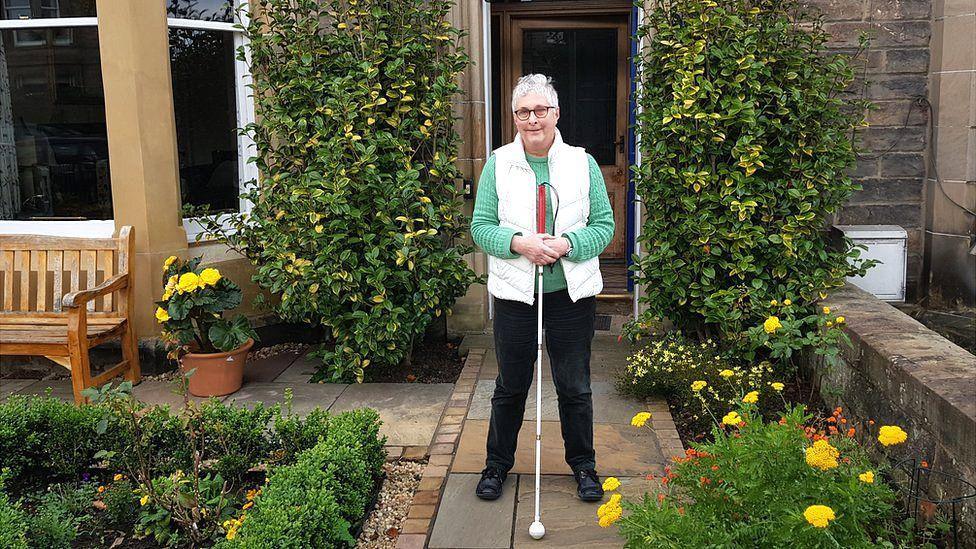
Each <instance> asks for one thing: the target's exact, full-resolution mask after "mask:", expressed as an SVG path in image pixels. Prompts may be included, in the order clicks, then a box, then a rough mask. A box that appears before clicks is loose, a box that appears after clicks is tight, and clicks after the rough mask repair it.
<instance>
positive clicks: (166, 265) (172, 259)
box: [163, 255, 176, 271]
mask: <svg viewBox="0 0 976 549" xmlns="http://www.w3.org/2000/svg"><path fill="white" fill-rule="evenodd" d="M175 261H176V256H175V255H171V256H169V257H167V258H166V261H163V270H164V271H165V270H166V269H169V266H170V265H172V264H173V263H174V262H175Z"/></svg>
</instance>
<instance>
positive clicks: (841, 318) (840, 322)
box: [836, 316, 847, 324]
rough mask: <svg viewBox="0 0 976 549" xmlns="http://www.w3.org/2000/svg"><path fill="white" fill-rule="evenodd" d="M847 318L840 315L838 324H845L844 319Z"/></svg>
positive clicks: (837, 320)
mask: <svg viewBox="0 0 976 549" xmlns="http://www.w3.org/2000/svg"><path fill="white" fill-rule="evenodd" d="M846 320H847V319H846V318H844V317H842V316H839V317H837V319H836V322H837V324H843V323H844V321H846Z"/></svg>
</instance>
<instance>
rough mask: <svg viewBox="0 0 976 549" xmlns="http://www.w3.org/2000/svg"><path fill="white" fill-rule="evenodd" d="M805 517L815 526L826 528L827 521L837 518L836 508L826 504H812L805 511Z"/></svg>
mask: <svg viewBox="0 0 976 549" xmlns="http://www.w3.org/2000/svg"><path fill="white" fill-rule="evenodd" d="M803 518H805V519H807V522H809V523H810V525H811V526H813V527H815V528H826V527H827V523H829V522H830V521H832V520H834V519H835V518H837V517H836V516H834V510H833V509H831V508H830V507H827V506H826V505H811V506H810V507H807V510H806V511H804V512H803Z"/></svg>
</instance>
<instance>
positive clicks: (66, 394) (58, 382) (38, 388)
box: [17, 379, 75, 402]
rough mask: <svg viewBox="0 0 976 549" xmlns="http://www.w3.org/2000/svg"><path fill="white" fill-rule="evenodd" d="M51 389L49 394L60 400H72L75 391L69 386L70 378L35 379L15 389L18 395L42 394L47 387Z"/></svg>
mask: <svg viewBox="0 0 976 549" xmlns="http://www.w3.org/2000/svg"><path fill="white" fill-rule="evenodd" d="M48 388H50V389H51V396H53V397H56V398H60V399H61V400H69V401H71V402H74V400H75V393H74V390H73V389H72V388H71V380H70V379H54V380H50V381H43V380H40V381H36V382H34V383H31V384H30V385H28V386H27V387H24V388H23V389H21V390H19V391H17V394H18V395H40V396H44V394H45V392H46V391H47V389H48Z"/></svg>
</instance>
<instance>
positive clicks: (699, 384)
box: [691, 380, 708, 393]
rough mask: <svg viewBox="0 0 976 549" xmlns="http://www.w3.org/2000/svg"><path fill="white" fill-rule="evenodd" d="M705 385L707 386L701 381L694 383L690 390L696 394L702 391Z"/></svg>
mask: <svg viewBox="0 0 976 549" xmlns="http://www.w3.org/2000/svg"><path fill="white" fill-rule="evenodd" d="M706 385H708V384H707V383H705V382H704V381H701V380H699V381H695V382H693V383H692V384H691V390H692V391H694V392H696V393H697V392H698V391H701V390H702V389H704V388H705V386H706Z"/></svg>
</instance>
